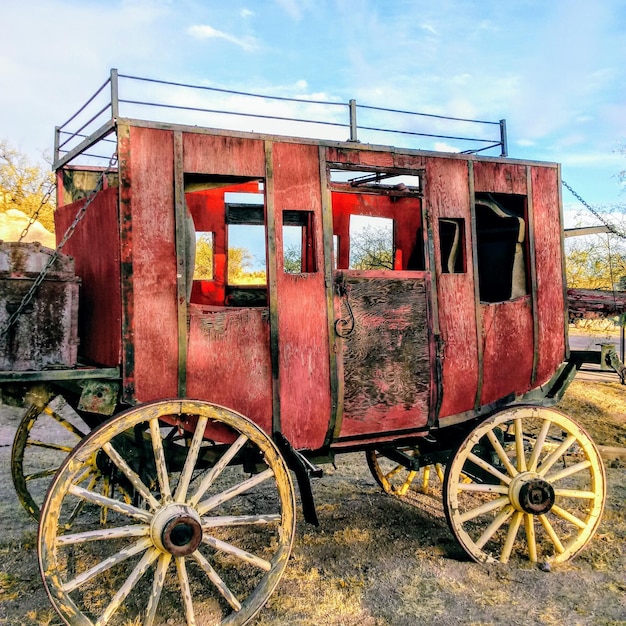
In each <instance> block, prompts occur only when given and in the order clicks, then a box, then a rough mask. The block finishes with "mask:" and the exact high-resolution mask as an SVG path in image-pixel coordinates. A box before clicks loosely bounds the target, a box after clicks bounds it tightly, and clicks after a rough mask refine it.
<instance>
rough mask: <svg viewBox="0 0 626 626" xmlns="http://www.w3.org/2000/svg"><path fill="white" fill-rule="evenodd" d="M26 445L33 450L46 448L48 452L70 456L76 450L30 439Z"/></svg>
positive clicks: (72, 447) (71, 447)
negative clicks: (52, 451)
mask: <svg viewBox="0 0 626 626" xmlns="http://www.w3.org/2000/svg"><path fill="white" fill-rule="evenodd" d="M26 445H27V446H28V447H31V448H44V449H46V450H56V451H57V452H65V454H69V453H70V452H71V451H72V450H73V449H74V446H62V445H61V444H59V443H49V442H47V441H39V440H37V439H29V440H28V441H27V442H26Z"/></svg>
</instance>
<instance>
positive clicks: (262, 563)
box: [202, 535, 272, 572]
mask: <svg viewBox="0 0 626 626" xmlns="http://www.w3.org/2000/svg"><path fill="white" fill-rule="evenodd" d="M202 543H205V544H206V545H207V546H211V547H212V548H214V549H215V550H219V551H220V552H226V553H227V554H232V555H233V556H236V557H237V558H238V559H241V560H242V561H245V562H246V563H250V564H251V565H254V566H255V567H258V568H259V569H262V570H265V571H266V572H269V571H270V570H271V569H272V564H271V563H270V562H269V561H266V560H265V559H263V558H261V557H260V556H255V555H254V554H252V553H251V552H247V551H246V550H242V549H241V548H238V547H237V546H233V545H231V544H230V543H226V542H225V541H222V540H221V539H217V537H212V536H211V535H205V536H204V537H202Z"/></svg>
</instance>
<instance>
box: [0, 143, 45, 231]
mask: <svg viewBox="0 0 626 626" xmlns="http://www.w3.org/2000/svg"><path fill="white" fill-rule="evenodd" d="M53 190H54V174H53V173H52V172H48V171H46V170H45V169H44V167H42V166H41V165H37V164H34V163H32V162H31V161H30V159H29V158H28V157H27V156H26V155H25V154H23V153H21V152H19V151H18V150H17V149H15V148H14V147H13V146H12V145H11V144H10V143H9V142H8V141H7V140H5V139H2V140H0V216H1V217H2V218H3V221H2V223H3V224H4V225H5V230H6V229H8V226H9V222H13V224H12V225H13V226H14V228H13V229H12V230H11V232H14V231H15V223H19V224H20V225H23V226H25V225H26V223H27V220H28V218H30V217H31V216H32V215H34V214H35V212H37V211H38V219H37V221H38V222H39V224H40V225H41V226H42V227H43V228H45V229H46V230H47V231H48V234H49V233H53V232H54V217H53V215H54V208H55V197H54V194H53V193H52V192H53ZM23 226H22V227H23ZM33 226H34V225H33ZM35 231H37V228H36V227H35ZM20 232H21V230H20ZM40 232H43V231H41V227H40ZM3 236H4V237H7V235H6V234H4V235H3V234H2V233H0V239H1V238H2V237H3ZM7 238H8V237H7ZM42 243H43V242H42Z"/></svg>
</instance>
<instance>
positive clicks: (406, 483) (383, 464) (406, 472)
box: [365, 446, 444, 496]
mask: <svg viewBox="0 0 626 626" xmlns="http://www.w3.org/2000/svg"><path fill="white" fill-rule="evenodd" d="M400 450H401V451H402V452H404V453H405V454H406V455H407V456H410V457H416V456H419V450H418V448H416V447H414V446H404V447H401V448H400ZM365 458H366V460H367V465H368V467H369V469H370V472H371V473H372V476H373V477H374V480H375V481H376V482H377V483H378V484H379V485H380V486H381V487H382V489H383V491H384V492H385V493H388V494H390V495H393V496H405V495H407V493H408V492H409V489H414V490H415V491H419V492H420V493H428V491H429V487H430V479H431V475H432V472H431V470H432V469H434V471H435V473H436V475H437V476H438V478H439V480H441V481H443V471H444V470H443V466H442V465H441V464H440V463H435V464H434V465H427V466H425V467H423V468H420V470H419V471H415V470H410V469H407V468H406V467H404V465H402V464H400V463H397V462H396V461H392V460H390V459H388V458H387V457H385V456H384V455H383V454H381V453H380V452H378V451H377V450H368V451H367V452H366V453H365Z"/></svg>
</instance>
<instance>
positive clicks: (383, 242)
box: [350, 225, 393, 270]
mask: <svg viewBox="0 0 626 626" xmlns="http://www.w3.org/2000/svg"><path fill="white" fill-rule="evenodd" d="M350 269H354V270H379V269H380V270H392V269H393V232H392V230H391V229H389V228H383V227H380V226H373V225H367V226H365V227H364V228H363V229H362V230H360V231H358V232H356V233H353V234H352V235H351V237H350Z"/></svg>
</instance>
